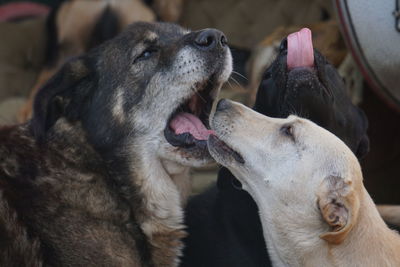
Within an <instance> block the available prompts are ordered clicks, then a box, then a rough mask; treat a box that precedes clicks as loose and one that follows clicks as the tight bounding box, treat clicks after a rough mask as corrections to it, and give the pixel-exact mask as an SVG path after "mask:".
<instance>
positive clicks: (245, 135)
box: [210, 102, 400, 267]
mask: <svg viewBox="0 0 400 267" xmlns="http://www.w3.org/2000/svg"><path fill="white" fill-rule="evenodd" d="M285 125H291V127H292V131H293V138H292V137H290V136H288V135H286V134H284V133H285V132H284V131H282V127H283V126H285ZM212 128H213V129H214V130H215V131H216V133H217V135H218V137H219V138H220V139H221V140H223V141H224V142H225V143H226V144H227V145H228V146H230V147H231V148H233V149H234V150H235V151H237V152H238V153H239V154H240V155H241V156H242V157H243V158H244V160H245V163H244V164H241V163H239V162H237V161H235V160H234V159H233V158H231V157H230V156H229V155H224V154H221V152H218V150H216V149H215V148H214V147H212V146H210V151H211V154H212V155H213V157H215V159H216V160H217V161H218V162H220V163H221V164H223V165H225V166H227V167H228V168H229V169H230V170H231V171H232V173H233V174H234V175H235V176H236V177H237V178H238V179H239V180H240V181H241V182H242V184H243V185H244V187H243V188H244V189H245V190H246V191H248V192H249V193H250V194H251V195H252V197H253V198H254V200H255V201H256V203H257V205H258V207H259V210H260V218H261V222H262V225H263V232H264V238H265V240H266V242H267V245H268V251H269V254H270V256H271V259H272V262H273V265H274V266H291V267H294V266H318V267H319V266H324V267H325V266H349V267H350V266H400V255H399V253H398V252H399V251H400V238H399V237H398V236H397V235H396V234H394V233H393V232H391V231H390V230H389V229H388V228H387V227H386V225H385V224H384V222H383V220H382V219H381V218H380V217H379V214H378V212H377V210H376V208H375V205H374V204H373V202H372V200H371V198H370V197H369V195H368V193H367V192H366V190H365V189H364V187H363V185H362V174H361V169H360V165H359V163H358V161H357V159H356V157H355V156H354V155H353V153H352V152H351V150H350V149H349V148H348V147H347V146H346V145H345V144H344V143H343V142H342V141H341V140H340V139H338V138H337V137H336V136H334V135H333V134H331V133H330V132H328V131H327V130H325V129H323V128H321V127H319V126H317V125H316V124H314V123H312V122H311V121H308V120H305V119H301V118H298V117H295V116H290V117H288V118H287V119H274V118H269V117H266V116H263V115H261V114H259V113H256V112H254V111H252V110H251V109H249V108H246V107H245V106H243V105H241V104H238V103H234V102H231V108H230V109H228V110H225V111H221V112H216V113H215V116H214V118H213V120H212ZM329 176H335V177H340V179H343V181H344V182H345V183H346V184H348V188H347V191H346V192H345V193H344V197H348V196H349V195H351V197H349V198H348V199H346V201H345V202H344V203H346V205H347V204H349V205H348V206H345V207H346V208H347V209H348V213H349V214H350V215H351V216H350V217H349V218H350V219H348V220H349V221H348V222H347V223H348V224H349V225H351V226H352V228H351V230H350V231H349V232H348V233H347V232H346V233H347V234H346V235H345V239H344V240H343V241H342V240H341V241H340V242H338V244H331V243H329V242H328V241H326V240H324V239H322V236H323V235H324V234H325V233H327V232H331V231H333V230H331V228H330V227H329V225H328V223H327V222H326V221H325V220H324V219H323V217H322V215H321V210H320V208H319V207H318V205H319V204H318V203H319V202H318V199H319V197H321V189H320V186H321V184H322V182H323V181H324V179H325V178H326V177H329ZM325 196H326V195H322V197H325ZM349 229H350V228H349ZM339 243H340V244H339Z"/></svg>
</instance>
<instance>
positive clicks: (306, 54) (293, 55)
mask: <svg viewBox="0 0 400 267" xmlns="http://www.w3.org/2000/svg"><path fill="white" fill-rule="evenodd" d="M287 46H288V51H287V66H288V69H289V70H291V69H293V68H296V67H312V66H314V50H313V44H312V38H311V31H310V29H307V28H303V29H301V30H300V31H298V32H295V33H292V34H290V35H289V36H288V38H287Z"/></svg>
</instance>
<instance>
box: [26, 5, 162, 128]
mask: <svg viewBox="0 0 400 267" xmlns="http://www.w3.org/2000/svg"><path fill="white" fill-rule="evenodd" d="M137 21H146V22H152V21H155V14H154V13H153V11H152V10H151V9H150V8H149V7H147V6H146V5H145V4H144V3H143V2H142V1H141V0H123V1H104V0H90V1H80V0H69V1H62V2H60V3H59V4H58V6H56V7H55V8H54V9H52V11H51V13H50V14H49V16H48V17H47V21H46V34H47V40H46V54H45V62H44V67H43V69H42V71H41V72H40V74H39V76H38V78H37V81H36V83H35V85H34V86H33V88H32V89H31V93H30V96H29V99H28V101H27V103H26V104H25V105H24V107H23V108H22V110H21V111H20V113H19V118H18V119H19V121H20V122H25V121H26V120H28V119H30V118H31V117H32V109H33V100H34V98H35V96H36V93H37V92H38V90H39V88H41V87H42V86H43V85H44V83H45V82H47V81H48V80H49V79H50V78H51V77H52V76H53V75H54V74H55V73H56V72H57V71H58V70H59V69H60V68H61V66H62V65H63V64H64V63H65V62H66V61H67V60H68V59H70V58H72V57H76V56H78V55H81V54H84V53H86V52H87V51H89V50H90V49H92V48H93V47H95V46H97V45H99V44H101V43H103V42H105V41H106V40H109V39H111V38H113V37H115V36H116V35H117V34H118V33H120V32H121V31H122V30H123V29H125V28H126V27H127V26H128V25H129V24H131V23H133V22H137Z"/></svg>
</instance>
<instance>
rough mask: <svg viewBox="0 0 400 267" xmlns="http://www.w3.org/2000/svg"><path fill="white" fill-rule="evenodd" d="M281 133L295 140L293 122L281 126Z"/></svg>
mask: <svg viewBox="0 0 400 267" xmlns="http://www.w3.org/2000/svg"><path fill="white" fill-rule="evenodd" d="M279 131H280V133H281V134H282V135H284V136H286V137H290V138H291V139H293V140H294V127H293V124H285V125H283V126H282V127H281V128H280V130H279Z"/></svg>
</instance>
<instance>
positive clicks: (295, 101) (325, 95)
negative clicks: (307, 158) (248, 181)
mask: <svg viewBox="0 0 400 267" xmlns="http://www.w3.org/2000/svg"><path fill="white" fill-rule="evenodd" d="M286 55H287V42H286V40H284V41H283V42H282V44H281V48H280V53H279V55H278V57H277V59H276V60H275V61H274V63H273V64H272V65H271V67H269V69H268V70H267V71H266V72H265V74H264V76H263V79H262V82H261V85H260V87H259V90H258V95H257V99H256V104H255V106H254V109H255V110H256V111H258V112H260V113H262V114H265V115H267V116H272V117H278V118H286V117H287V116H288V115H290V114H296V115H299V116H302V117H306V118H308V119H310V120H312V121H314V122H316V123H317V124H319V125H320V126H322V127H324V128H326V129H328V130H329V131H331V132H332V133H334V134H336V135H337V136H338V137H339V138H341V139H342V140H343V141H344V142H345V143H346V144H347V145H348V146H349V147H350V148H351V149H352V151H353V152H354V153H355V154H356V155H357V157H358V158H362V157H363V156H364V155H365V154H366V153H367V152H368V149H369V141H368V137H367V135H366V130H367V126H368V122H367V119H366V117H365V115H364V113H363V111H361V110H360V109H358V108H357V107H355V106H354V105H353V104H352V103H351V102H350V100H349V98H348V97H347V95H346V91H345V85H344V83H343V81H342V79H341V77H340V76H339V74H338V73H337V71H336V70H335V68H334V67H333V66H332V65H330V64H329V63H328V62H327V61H326V60H325V58H324V57H323V56H322V55H321V54H320V53H318V52H317V51H315V52H314V57H315V67H314V69H309V68H296V69H293V70H291V71H288V70H287V66H286ZM240 186H241V185H240V183H239V181H237V180H236V179H235V178H234V176H233V175H232V174H231V173H230V172H229V171H228V170H227V169H226V168H222V169H221V171H220V172H219V174H218V182H217V185H213V186H211V187H210V188H209V189H208V190H207V191H206V192H204V193H202V194H201V195H198V196H195V197H193V198H192V199H191V200H190V201H189V203H188V205H187V208H186V225H187V227H188V232H189V236H188V237H187V238H186V240H185V246H186V247H185V250H184V258H183V261H182V265H181V266H191V267H193V266H203V267H206V266H207V267H210V266H219V267H221V266H229V267H232V266H238V267H239V266H240V267H243V266H246V267H248V266H258V267H260V266H271V263H270V261H269V256H268V253H267V246H266V244H265V242H264V238H263V233H262V227H261V223H260V220H259V215H258V209H257V206H256V204H255V202H254V201H253V200H252V198H251V197H250V195H249V194H248V193H247V192H245V191H243V190H240Z"/></svg>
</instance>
